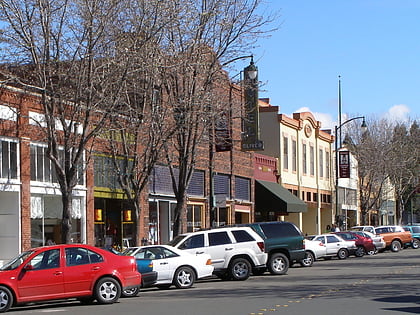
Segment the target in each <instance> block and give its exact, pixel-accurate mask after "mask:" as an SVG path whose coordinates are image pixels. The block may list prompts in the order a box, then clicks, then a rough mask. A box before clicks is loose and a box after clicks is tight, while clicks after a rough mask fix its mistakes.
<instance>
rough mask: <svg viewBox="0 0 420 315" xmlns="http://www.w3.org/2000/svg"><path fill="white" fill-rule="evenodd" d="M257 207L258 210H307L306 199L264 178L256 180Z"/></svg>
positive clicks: (288, 211)
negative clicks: (303, 199)
mask: <svg viewBox="0 0 420 315" xmlns="http://www.w3.org/2000/svg"><path fill="white" fill-rule="evenodd" d="M255 207H256V209H258V210H263V211H274V212H283V213H285V212H287V213H290V212H306V211H308V207H307V205H306V203H305V202H304V201H302V200H301V199H299V198H298V197H296V196H295V195H293V194H292V193H291V192H290V191H288V190H287V189H286V188H284V187H283V186H281V185H279V184H277V183H273V182H267V181H264V180H256V181H255Z"/></svg>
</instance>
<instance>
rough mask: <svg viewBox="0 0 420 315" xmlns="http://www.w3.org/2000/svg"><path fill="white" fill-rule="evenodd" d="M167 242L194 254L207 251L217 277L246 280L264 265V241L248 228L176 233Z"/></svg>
mask: <svg viewBox="0 0 420 315" xmlns="http://www.w3.org/2000/svg"><path fill="white" fill-rule="evenodd" d="M168 245H172V246H174V247H176V248H178V249H180V250H184V251H187V252H189V253H191V254H194V255H199V254H208V255H210V257H211V260H212V264H213V266H214V274H215V275H216V276H218V277H220V278H221V279H225V280H229V279H233V280H246V279H248V278H249V276H250V275H251V272H252V270H258V269H260V268H266V262H267V253H265V252H264V240H263V239H262V238H261V236H259V235H258V234H257V233H256V232H255V231H254V230H253V229H251V228H250V227H225V228H217V229H213V230H206V231H197V232H192V233H187V234H181V235H178V236H176V237H175V238H174V239H173V240H172V241H171V242H169V244H168Z"/></svg>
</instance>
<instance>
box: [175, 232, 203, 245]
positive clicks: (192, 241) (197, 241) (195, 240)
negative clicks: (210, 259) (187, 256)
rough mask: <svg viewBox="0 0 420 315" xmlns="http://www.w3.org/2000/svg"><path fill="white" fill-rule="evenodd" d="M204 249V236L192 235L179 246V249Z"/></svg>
mask: <svg viewBox="0 0 420 315" xmlns="http://www.w3.org/2000/svg"><path fill="white" fill-rule="evenodd" d="M198 247H204V234H198V235H193V236H191V237H189V238H187V239H186V240H185V241H184V243H182V244H181V245H179V249H191V248H198Z"/></svg>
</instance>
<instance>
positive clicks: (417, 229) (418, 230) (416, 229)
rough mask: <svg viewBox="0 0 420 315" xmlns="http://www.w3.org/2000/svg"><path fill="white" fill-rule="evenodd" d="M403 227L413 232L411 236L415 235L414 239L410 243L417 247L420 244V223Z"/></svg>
mask: <svg viewBox="0 0 420 315" xmlns="http://www.w3.org/2000/svg"><path fill="white" fill-rule="evenodd" d="M403 229H404V230H406V231H409V232H410V233H411V236H412V237H413V240H412V241H411V243H409V245H410V246H411V247H412V248H414V249H417V248H419V246H420V225H404V226H403Z"/></svg>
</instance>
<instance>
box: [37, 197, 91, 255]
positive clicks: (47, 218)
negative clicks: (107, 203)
mask: <svg viewBox="0 0 420 315" xmlns="http://www.w3.org/2000/svg"><path fill="white" fill-rule="evenodd" d="M82 201H83V198H74V199H73V206H72V211H71V218H72V230H71V242H72V243H82V242H84V239H83V233H82V232H83V231H82V216H83V215H82V214H83V213H84V207H83V206H82V205H83V202H82ZM62 209H63V206H62V203H61V197H60V196H45V195H44V196H41V195H40V196H37V195H34V194H33V195H32V196H31V246H32V247H38V246H44V245H52V244H60V243H62V241H61V222H62V217H63V213H62Z"/></svg>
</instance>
